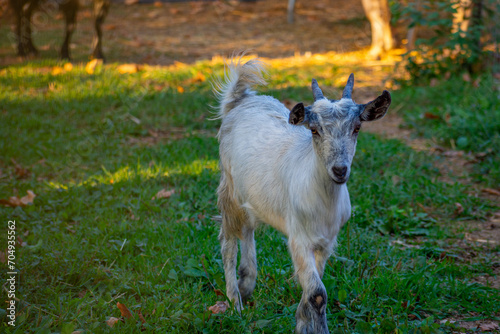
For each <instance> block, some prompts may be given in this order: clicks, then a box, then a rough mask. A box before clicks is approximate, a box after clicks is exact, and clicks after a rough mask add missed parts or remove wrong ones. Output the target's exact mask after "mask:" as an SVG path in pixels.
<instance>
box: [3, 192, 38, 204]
mask: <svg viewBox="0 0 500 334" xmlns="http://www.w3.org/2000/svg"><path fill="white" fill-rule="evenodd" d="M35 197H36V195H35V193H34V192H33V191H31V190H28V195H26V196H23V197H21V198H19V197H16V196H12V197H10V198H9V199H0V204H2V205H5V206H11V207H16V206H26V205H28V204H32V203H33V199H35Z"/></svg>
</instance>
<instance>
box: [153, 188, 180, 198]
mask: <svg viewBox="0 0 500 334" xmlns="http://www.w3.org/2000/svg"><path fill="white" fill-rule="evenodd" d="M174 193H175V189H171V190H165V189H162V190H160V191H159V192H157V193H156V195H154V196H153V198H151V200H155V199H160V198H169V197H170V196H172V195H173V194H174Z"/></svg>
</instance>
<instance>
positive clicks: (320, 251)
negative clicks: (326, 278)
mask: <svg viewBox="0 0 500 334" xmlns="http://www.w3.org/2000/svg"><path fill="white" fill-rule="evenodd" d="M331 254H332V251H331V250H330V249H327V248H316V249H314V260H315V264H316V270H317V271H318V275H319V278H320V279H323V273H324V272H325V265H326V261H327V260H328V258H329V257H330V255H331Z"/></svg>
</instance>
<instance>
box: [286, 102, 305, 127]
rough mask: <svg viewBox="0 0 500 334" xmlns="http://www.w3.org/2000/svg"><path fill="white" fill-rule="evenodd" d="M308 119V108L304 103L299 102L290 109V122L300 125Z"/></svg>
mask: <svg viewBox="0 0 500 334" xmlns="http://www.w3.org/2000/svg"><path fill="white" fill-rule="evenodd" d="M305 119H306V110H305V108H304V103H302V102H301V103H297V104H296V105H295V107H293V108H292V111H290V116H289V117H288V123H290V124H293V125H299V124H301V123H303V122H304V120H305Z"/></svg>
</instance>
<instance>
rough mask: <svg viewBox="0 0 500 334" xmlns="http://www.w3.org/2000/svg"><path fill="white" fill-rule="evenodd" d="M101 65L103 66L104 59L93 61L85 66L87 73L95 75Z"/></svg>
mask: <svg viewBox="0 0 500 334" xmlns="http://www.w3.org/2000/svg"><path fill="white" fill-rule="evenodd" d="M100 65H102V59H92V60H91V61H89V62H88V63H87V65H85V71H86V72H87V73H88V74H94V71H95V69H96V68H97V66H100Z"/></svg>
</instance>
